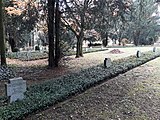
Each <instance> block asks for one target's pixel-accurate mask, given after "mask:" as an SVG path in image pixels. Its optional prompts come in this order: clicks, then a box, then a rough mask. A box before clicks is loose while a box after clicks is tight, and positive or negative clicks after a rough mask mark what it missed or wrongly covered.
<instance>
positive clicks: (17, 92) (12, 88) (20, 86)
mask: <svg viewBox="0 0 160 120" xmlns="http://www.w3.org/2000/svg"><path fill="white" fill-rule="evenodd" d="M24 92H26V81H25V80H23V78H22V77H18V78H13V79H9V82H8V83H7V84H6V95H7V96H8V97H9V102H10V103H12V102H15V101H16V100H22V99H23V98H24Z"/></svg>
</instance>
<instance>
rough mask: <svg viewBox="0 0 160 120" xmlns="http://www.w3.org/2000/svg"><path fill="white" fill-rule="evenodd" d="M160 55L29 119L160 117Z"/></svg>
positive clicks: (138, 119) (147, 119) (139, 119)
mask: <svg viewBox="0 0 160 120" xmlns="http://www.w3.org/2000/svg"><path fill="white" fill-rule="evenodd" d="M159 64H160V58H157V59H155V60H153V61H151V62H148V63H147V64H144V65H142V66H140V67H137V68H134V69H132V70H130V71H128V72H126V73H125V74H121V75H119V76H117V77H115V78H113V79H111V80H109V81H107V82H105V83H103V84H101V85H99V86H97V87H94V88H91V89H89V90H87V91H86V92H84V93H82V94H80V95H77V96H75V97H72V98H71V99H69V100H67V101H65V102H62V103H59V104H57V105H55V106H53V107H50V108H49V109H47V110H45V111H42V112H39V113H37V114H34V115H31V116H29V117H27V118H26V119H25V120H160V79H159V78H160V74H159V73H160V66H159Z"/></svg>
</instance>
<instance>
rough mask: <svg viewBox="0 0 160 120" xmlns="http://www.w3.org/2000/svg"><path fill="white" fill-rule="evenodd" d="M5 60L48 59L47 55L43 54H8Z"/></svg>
mask: <svg viewBox="0 0 160 120" xmlns="http://www.w3.org/2000/svg"><path fill="white" fill-rule="evenodd" d="M6 57H7V58H10V59H19V60H22V61H27V60H39V59H45V58H47V57H48V54H47V53H43V52H36V51H35V52H9V53H7V54H6Z"/></svg>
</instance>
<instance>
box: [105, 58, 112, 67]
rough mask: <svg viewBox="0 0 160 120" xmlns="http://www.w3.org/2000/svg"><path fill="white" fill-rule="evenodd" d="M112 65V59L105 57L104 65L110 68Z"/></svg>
mask: <svg viewBox="0 0 160 120" xmlns="http://www.w3.org/2000/svg"><path fill="white" fill-rule="evenodd" d="M111 65H112V62H111V59H110V58H105V60H104V67H105V68H108V67H110V66H111Z"/></svg>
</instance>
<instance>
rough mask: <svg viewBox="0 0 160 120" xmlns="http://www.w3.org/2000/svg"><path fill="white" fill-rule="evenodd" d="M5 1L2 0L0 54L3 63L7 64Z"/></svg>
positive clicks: (0, 7)
mask: <svg viewBox="0 0 160 120" xmlns="http://www.w3.org/2000/svg"><path fill="white" fill-rule="evenodd" d="M2 7H3V1H2V0H0V54H1V65H6V56H5V39H4V38H5V35H4V25H3V9H2Z"/></svg>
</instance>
